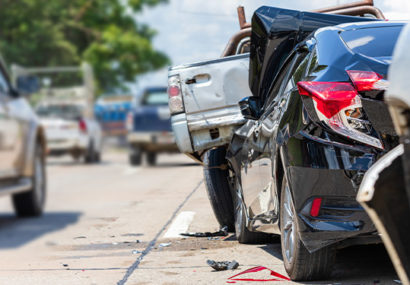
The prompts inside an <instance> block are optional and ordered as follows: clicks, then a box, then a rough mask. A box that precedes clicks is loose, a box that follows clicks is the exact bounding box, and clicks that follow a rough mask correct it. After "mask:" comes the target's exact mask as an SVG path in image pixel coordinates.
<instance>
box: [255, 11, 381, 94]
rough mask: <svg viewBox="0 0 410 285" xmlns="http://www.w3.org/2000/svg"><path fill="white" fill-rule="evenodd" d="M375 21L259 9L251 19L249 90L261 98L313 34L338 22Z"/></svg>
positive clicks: (332, 15)
mask: <svg viewBox="0 0 410 285" xmlns="http://www.w3.org/2000/svg"><path fill="white" fill-rule="evenodd" d="M363 21H366V22H369V21H379V20H377V19H369V18H361V17H353V16H344V15H343V16H342V15H334V14H321V13H312V12H304V11H297V10H289V9H281V8H275V7H268V6H262V7H260V8H259V9H258V10H256V11H255V13H254V15H253V17H252V35H251V48H250V61H249V87H250V89H251V91H252V93H253V95H254V96H261V97H264V96H265V95H266V94H267V92H268V91H269V89H270V87H271V84H272V83H273V82H274V79H275V78H276V76H277V74H278V72H279V71H280V70H281V68H282V66H283V64H284V63H285V61H286V59H287V57H288V56H289V54H290V53H291V51H292V50H293V49H294V48H295V47H296V46H297V45H298V44H299V43H301V42H303V41H304V40H305V39H306V38H307V37H308V36H309V35H310V34H311V33H312V32H314V31H316V30H317V29H319V28H322V27H329V26H336V25H339V24H341V23H351V22H354V23H356V22H363Z"/></svg>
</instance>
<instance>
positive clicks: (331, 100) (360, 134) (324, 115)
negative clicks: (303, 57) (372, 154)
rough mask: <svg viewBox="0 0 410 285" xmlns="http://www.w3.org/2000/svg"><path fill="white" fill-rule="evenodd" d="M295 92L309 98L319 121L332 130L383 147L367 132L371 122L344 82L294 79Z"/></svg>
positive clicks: (354, 90)
mask: <svg viewBox="0 0 410 285" xmlns="http://www.w3.org/2000/svg"><path fill="white" fill-rule="evenodd" d="M297 85H298V89H299V94H300V95H302V96H309V97H311V98H312V99H313V102H314V106H315V110H316V114H317V115H318V117H319V120H321V121H322V122H324V123H325V124H327V126H328V127H329V128H331V129H332V130H333V131H334V132H337V133H339V134H341V135H343V136H345V137H348V138H350V139H354V140H356V141H360V142H363V143H365V144H368V145H371V146H374V147H377V148H380V149H383V145H382V143H381V141H380V140H379V139H377V138H375V137H373V136H372V134H371V124H370V122H369V121H368V120H367V119H366V116H365V114H364V111H363V109H362V101H361V99H360V96H359V93H358V92H357V90H356V89H355V88H354V87H353V85H352V84H350V83H348V82H319V81H300V82H298V84H297Z"/></svg>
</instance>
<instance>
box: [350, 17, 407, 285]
mask: <svg viewBox="0 0 410 285" xmlns="http://www.w3.org/2000/svg"><path fill="white" fill-rule="evenodd" d="M409 45H410V26H409V25H408V24H407V26H406V27H405V28H404V29H403V31H402V33H401V35H400V37H399V40H398V41H397V45H396V47H395V51H394V54H393V60H392V63H391V65H390V68H389V73H388V80H389V86H388V90H387V92H386V95H385V98H384V99H385V101H386V103H387V104H388V106H389V109H390V114H391V116H392V118H393V123H394V126H395V129H396V132H397V134H398V135H399V136H400V143H401V144H400V145H398V146H397V147H395V148H394V149H392V150H391V151H389V152H388V153H387V154H385V155H384V156H383V157H382V158H381V159H380V160H378V161H377V162H376V163H375V164H374V165H373V166H372V167H371V168H370V169H369V171H368V172H367V173H366V174H365V176H364V178H363V182H362V184H361V186H360V190H359V193H358V194H357V200H358V201H359V202H360V203H361V204H362V206H363V207H364V209H366V211H367V213H368V214H369V216H370V218H371V219H372V220H373V222H374V224H375V225H376V227H377V230H378V231H379V232H380V234H381V237H382V239H383V242H384V244H385V247H386V249H387V251H388V253H389V255H390V258H391V260H392V263H393V265H394V267H395V269H396V271H397V274H398V275H399V277H400V280H401V281H402V283H403V284H410V244H409V242H408V240H409V237H410V221H409V217H410V93H409V90H410V81H409V78H408V74H409V71H410V54H409V52H408V47H409Z"/></svg>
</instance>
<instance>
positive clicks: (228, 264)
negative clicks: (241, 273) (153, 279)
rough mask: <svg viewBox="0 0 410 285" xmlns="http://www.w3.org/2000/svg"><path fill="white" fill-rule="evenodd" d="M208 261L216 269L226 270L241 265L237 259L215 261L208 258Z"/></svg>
mask: <svg viewBox="0 0 410 285" xmlns="http://www.w3.org/2000/svg"><path fill="white" fill-rule="evenodd" d="M206 263H207V264H208V265H209V266H211V267H212V268H213V269H215V270H216V271H224V270H234V269H236V268H238V267H239V263H238V262H237V261H235V260H232V261H215V260H211V259H208V260H207V261H206Z"/></svg>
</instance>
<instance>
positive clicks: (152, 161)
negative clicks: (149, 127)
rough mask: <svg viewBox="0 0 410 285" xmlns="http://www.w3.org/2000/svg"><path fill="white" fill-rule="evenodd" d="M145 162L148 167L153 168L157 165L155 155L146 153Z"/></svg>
mask: <svg viewBox="0 0 410 285" xmlns="http://www.w3.org/2000/svg"><path fill="white" fill-rule="evenodd" d="M147 162H148V165H149V166H155V165H156V164H157V153H155V152H151V151H149V152H147Z"/></svg>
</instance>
